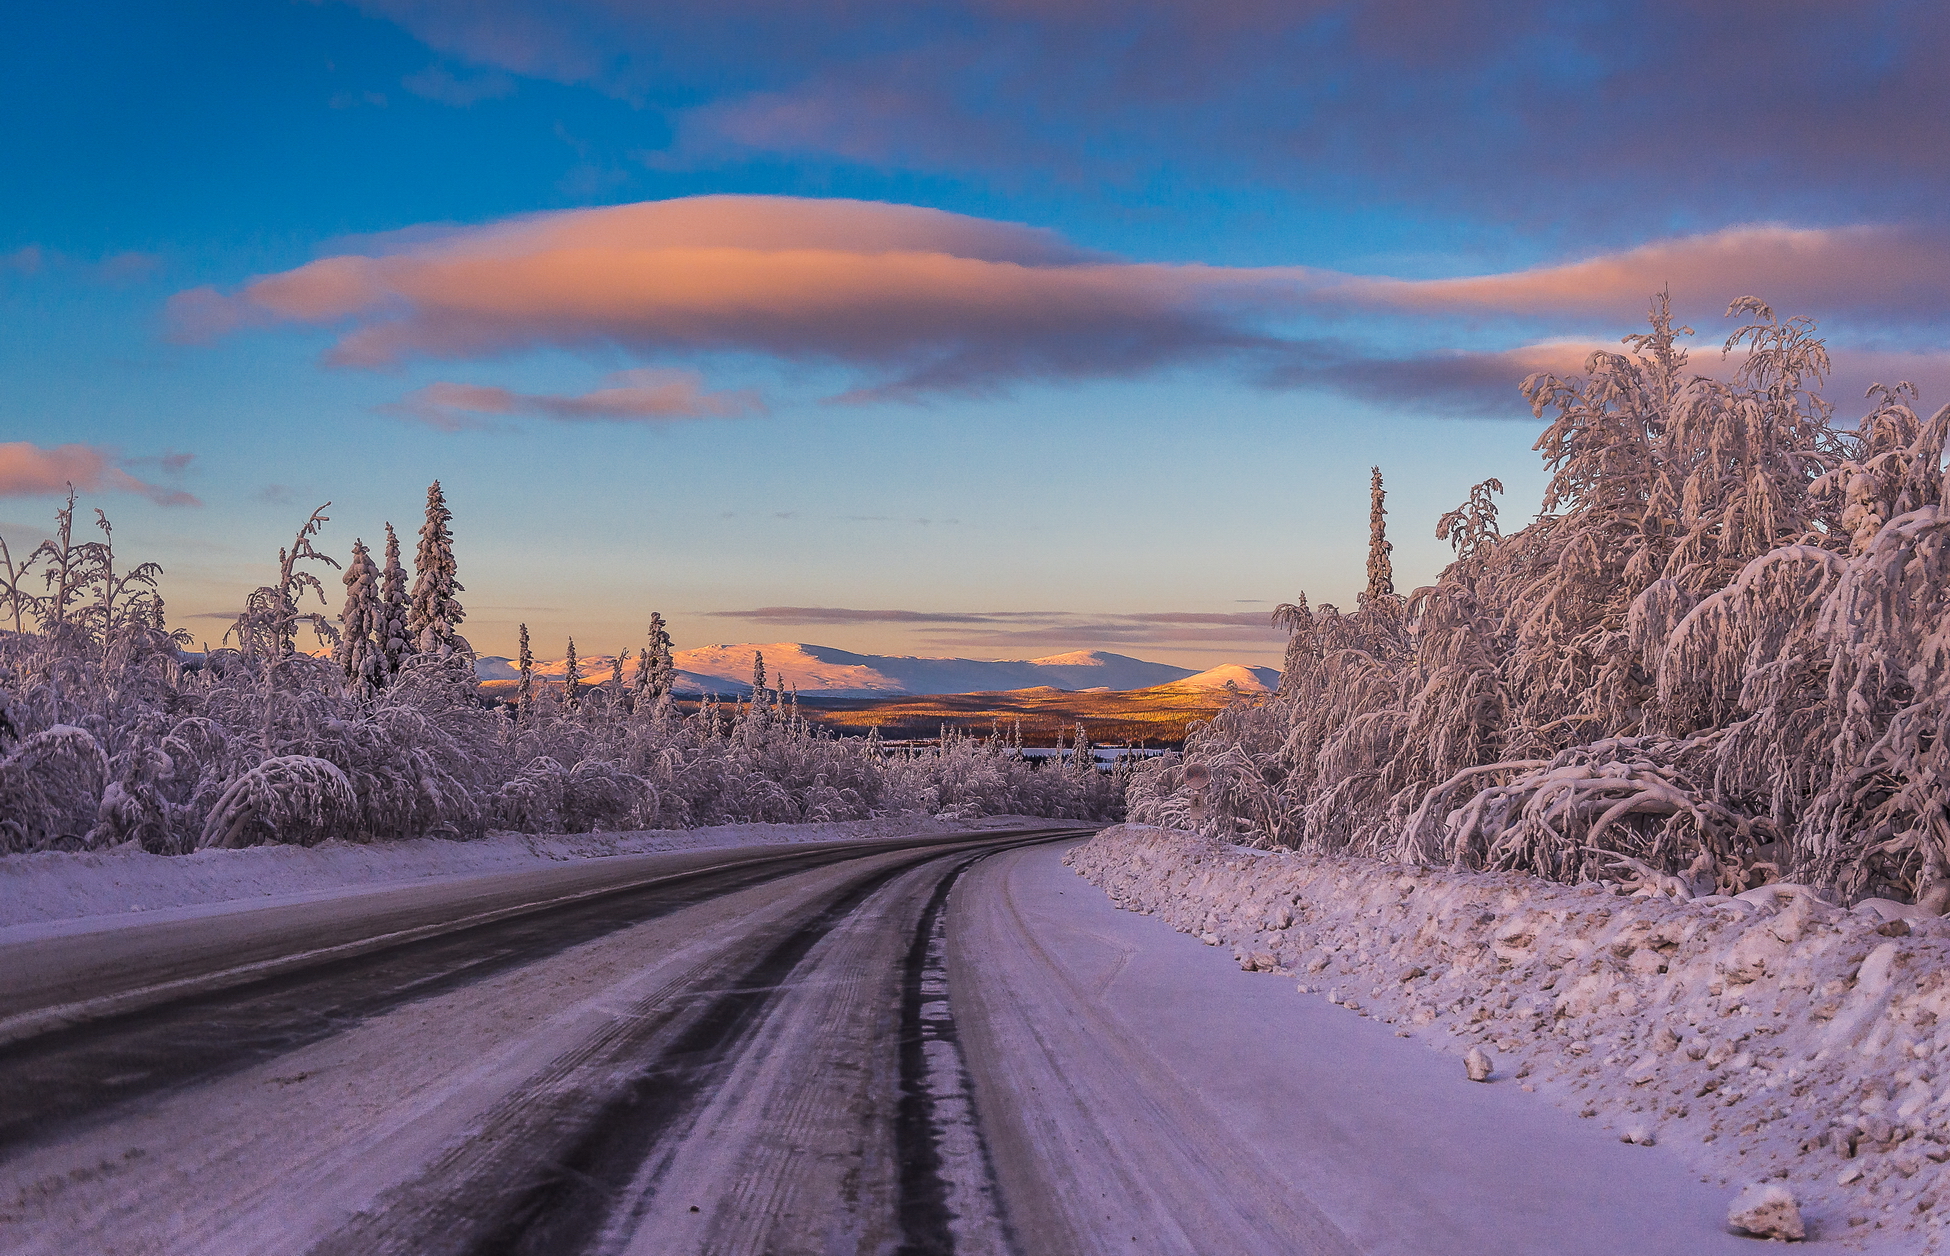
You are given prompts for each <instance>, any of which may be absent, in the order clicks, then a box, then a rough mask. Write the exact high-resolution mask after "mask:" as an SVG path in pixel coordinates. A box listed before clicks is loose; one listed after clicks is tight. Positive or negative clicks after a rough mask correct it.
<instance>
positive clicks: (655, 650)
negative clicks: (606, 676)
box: [637, 611, 677, 706]
mask: <svg viewBox="0 0 1950 1256" xmlns="http://www.w3.org/2000/svg"><path fill="white" fill-rule="evenodd" d="M670 646H671V642H670V632H669V630H668V629H666V628H665V627H664V617H663V616H662V615H660V614H658V613H657V612H656V611H651V612H650V641H649V644H648V645H647V646H646V647H645V648H644V651H643V657H642V662H643V667H642V669H641V670H639V671H638V673H637V688H638V691H639V692H640V693H642V694H647V696H648V697H649V700H650V704H651V705H652V706H655V705H656V704H657V703H660V702H661V701H662V700H663V699H665V698H667V697H668V696H669V695H670V690H671V686H672V684H673V683H675V681H676V679H677V666H676V663H675V661H674V660H673V658H672V656H671V649H670Z"/></svg>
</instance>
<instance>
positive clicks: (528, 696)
mask: <svg viewBox="0 0 1950 1256" xmlns="http://www.w3.org/2000/svg"><path fill="white" fill-rule="evenodd" d="M520 653H521V657H520V660H519V661H520V664H521V680H520V682H519V683H518V684H516V685H515V719H516V720H517V721H518V722H520V723H523V724H526V723H527V722H528V721H529V720H530V719H531V718H533V717H534V714H535V652H534V651H533V650H530V649H529V648H528V625H527V624H523V625H522V626H521V652H520Z"/></svg>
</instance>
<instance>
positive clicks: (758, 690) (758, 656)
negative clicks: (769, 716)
mask: <svg viewBox="0 0 1950 1256" xmlns="http://www.w3.org/2000/svg"><path fill="white" fill-rule="evenodd" d="M764 710H765V651H763V650H753V651H752V711H753V713H754V714H761V713H763V712H764Z"/></svg>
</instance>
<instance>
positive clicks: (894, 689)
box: [474, 641, 1279, 698]
mask: <svg viewBox="0 0 1950 1256" xmlns="http://www.w3.org/2000/svg"><path fill="white" fill-rule="evenodd" d="M759 653H763V654H764V656H765V668H766V675H767V676H768V677H769V678H770V679H771V680H772V681H773V682H774V683H777V682H778V681H780V680H783V681H784V682H785V683H787V684H789V685H791V686H793V687H795V688H797V689H798V691H799V692H800V693H803V694H806V695H808V696H811V695H814V694H817V695H821V696H825V697H835V698H873V697H903V696H924V695H934V694H963V693H997V692H1006V691H1010V690H1017V689H1032V688H1037V687H1039V686H1045V687H1048V688H1051V689H1061V690H1066V691H1070V692H1077V691H1082V690H1089V689H1108V690H1114V691H1121V690H1129V689H1150V688H1155V687H1157V686H1159V685H1171V684H1183V685H1185V686H1187V687H1191V688H1214V689H1217V688H1222V687H1223V686H1224V684H1225V682H1226V681H1227V680H1232V681H1234V682H1235V683H1236V684H1237V685H1238V686H1239V688H1240V689H1241V690H1242V691H1244V692H1248V693H1253V692H1266V691H1268V690H1270V689H1271V688H1272V687H1273V686H1275V685H1277V684H1278V683H1279V673H1278V672H1277V671H1275V670H1273V669H1272V668H1270V667H1246V666H1244V665H1241V664H1236V663H1228V664H1221V665H1220V666H1219V667H1215V668H1209V669H1207V670H1206V671H1203V672H1198V671H1194V670H1193V669H1192V668H1189V667H1178V666H1175V665H1173V664H1170V663H1153V662H1149V661H1147V660H1145V659H1139V658H1132V657H1131V656H1129V655H1124V654H1114V653H1111V652H1110V651H1107V650H1071V651H1067V652H1064V653H1060V654H1049V655H1044V656H1042V657H1040V658H1034V659H1000V660H991V659H964V658H942V657H926V656H919V655H887V654H859V653H855V652H854V651H851V650H842V649H839V648H838V647H835V646H823V645H815V644H809V643H806V642H797V641H774V642H768V643H758V642H738V643H732V644H721V645H706V646H698V647H696V648H694V649H689V650H679V651H677V652H676V653H675V654H674V655H673V656H672V662H673V663H674V664H675V665H676V668H677V673H678V675H677V688H678V689H679V691H680V692H698V693H718V694H721V695H725V696H742V695H744V694H748V693H750V692H751V675H752V664H753V660H754V656H755V655H756V654H759ZM578 662H579V664H580V668H581V671H582V678H583V680H584V681H586V682H592V683H593V682H598V681H601V680H604V679H606V678H607V677H608V675H609V673H610V670H611V667H612V656H610V655H607V654H601V655H590V656H588V657H587V658H583V659H579V660H578ZM566 664H567V661H566V660H565V659H550V660H546V661H544V660H537V661H536V664H535V673H536V675H538V676H542V677H545V678H551V679H552V678H557V677H560V676H562V675H563V674H564V673H565V672H566V670H567V665H566ZM634 667H635V665H634V663H633V662H631V663H626V665H625V671H626V675H632V676H633V675H634ZM474 670H475V674H476V675H477V676H479V677H480V678H481V679H482V680H483V681H488V682H496V681H509V680H513V679H515V678H516V677H517V676H518V675H519V672H518V671H517V669H516V668H515V666H514V663H513V661H512V660H510V659H508V658H506V657H503V656H500V655H489V656H486V657H483V658H481V659H479V660H477V661H476V663H475V667H474Z"/></svg>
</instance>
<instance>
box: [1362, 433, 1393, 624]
mask: <svg viewBox="0 0 1950 1256" xmlns="http://www.w3.org/2000/svg"><path fill="white" fill-rule="evenodd" d="M1387 503H1388V490H1386V489H1384V488H1383V487H1382V486H1381V468H1380V467H1374V468H1372V469H1371V470H1370V472H1369V476H1368V600H1369V601H1370V602H1379V601H1381V600H1383V599H1385V598H1391V597H1393V596H1395V561H1394V558H1393V555H1394V552H1395V547H1394V545H1393V544H1391V543H1390V542H1389V540H1388V504H1387Z"/></svg>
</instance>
